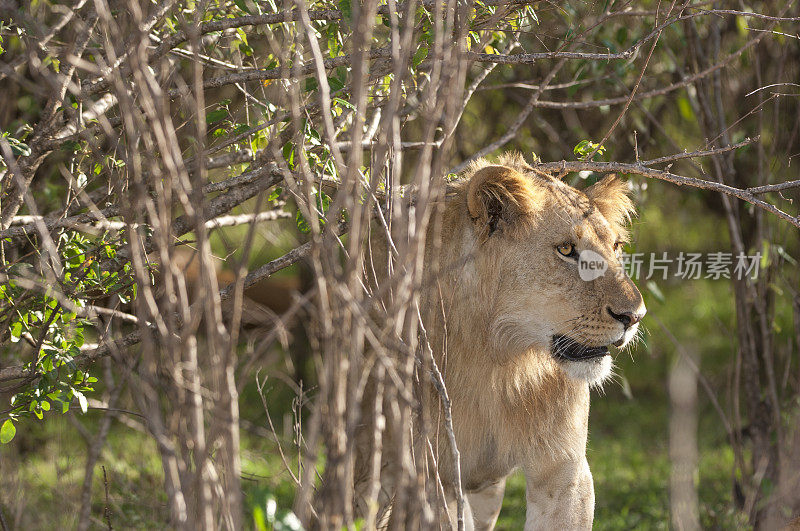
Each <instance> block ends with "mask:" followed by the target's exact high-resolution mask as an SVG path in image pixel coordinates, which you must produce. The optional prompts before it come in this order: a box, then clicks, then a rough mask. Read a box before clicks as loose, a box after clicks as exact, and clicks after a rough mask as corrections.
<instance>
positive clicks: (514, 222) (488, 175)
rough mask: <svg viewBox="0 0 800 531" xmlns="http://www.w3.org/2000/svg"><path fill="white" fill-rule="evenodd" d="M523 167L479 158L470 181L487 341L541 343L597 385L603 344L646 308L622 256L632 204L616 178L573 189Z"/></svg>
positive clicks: (570, 370)
mask: <svg viewBox="0 0 800 531" xmlns="http://www.w3.org/2000/svg"><path fill="white" fill-rule="evenodd" d="M526 169H527V170H530V169H529V168H525V167H519V166H517V167H516V168H513V169H512V168H511V167H507V166H486V167H483V168H481V169H478V170H477V171H476V172H475V173H474V175H473V176H472V179H471V181H470V183H469V185H468V194H467V197H468V199H467V208H468V210H469V215H470V218H471V219H472V222H473V228H474V234H475V236H476V238H477V242H476V243H477V245H476V250H475V251H474V256H475V267H476V268H478V269H479V270H480V269H483V271H482V272H481V271H478V275H477V276H478V278H484V279H487V278H488V279H491V280H489V281H487V282H484V283H482V284H483V285H482V289H483V290H485V291H486V292H485V293H483V294H482V295H483V297H482V298H484V300H488V301H491V302H490V305H491V308H490V321H491V323H490V328H491V336H492V340H493V342H494V343H495V345H496V346H497V347H498V350H499V351H501V352H502V351H515V350H518V349H531V348H535V349H537V350H544V351H548V352H549V353H550V355H551V356H552V357H553V358H554V359H555V360H557V362H558V363H559V365H560V366H561V367H562V368H563V369H564V370H565V371H566V373H567V374H568V375H569V376H571V377H573V378H577V379H582V380H586V381H588V382H589V383H592V384H596V383H599V382H601V381H602V380H603V379H605V378H606V377H607V376H608V375H609V374H610V372H611V365H612V363H611V357H610V355H609V350H608V346H609V345H615V346H618V347H624V346H625V345H627V344H628V343H629V342H630V341H631V340H632V339H633V337H634V336H635V335H636V333H637V330H638V326H639V324H638V323H639V321H640V319H641V318H642V317H643V316H644V314H645V312H646V309H645V306H644V303H643V301H642V296H641V294H640V293H639V290H638V289H637V288H636V286H635V285H634V284H633V282H632V281H631V279H630V278H629V277H628V276H627V275H626V274H625V271H624V269H623V267H622V264H621V263H620V259H619V255H620V251H621V247H622V244H623V242H624V241H625V240H626V237H627V234H626V231H625V228H624V224H625V222H626V221H627V219H628V217H629V216H630V213H631V212H632V204H631V202H630V199H629V198H628V196H627V194H626V189H625V186H624V183H622V182H620V181H618V180H616V179H615V178H614V177H607V178H606V179H604V180H602V181H600V182H599V183H597V184H595V185H594V186H592V187H589V188H587V189H586V190H585V191H579V190H576V189H574V188H572V187H570V186H567V185H566V184H564V183H562V182H560V181H557V180H555V179H552V178H550V177H548V176H545V175H542V174H534V173H531V172H530V171H527V172H526ZM523 172H525V173H528V174H527V175H524V174H523ZM490 272H491V273H490Z"/></svg>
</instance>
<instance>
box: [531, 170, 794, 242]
mask: <svg viewBox="0 0 800 531" xmlns="http://www.w3.org/2000/svg"><path fill="white" fill-rule="evenodd" d="M536 169H537V170H541V171H550V172H555V171H566V172H578V171H596V172H598V173H615V172H616V173H632V174H635V175H641V176H643V177H649V178H651V179H659V180H662V181H667V182H671V183H673V184H677V185H678V186H684V185H686V186H692V187H694V188H700V189H703V190H712V191H714V192H720V193H723V194H727V195H730V196H733V197H738V198H739V199H741V200H743V201H747V202H748V203H751V204H753V205H755V206H757V207H759V208H762V209H764V210H766V211H767V212H770V213H772V214H775V215H776V216H778V217H779V218H781V219H783V220H786V221H788V222H789V223H791V224H792V225H794V226H795V227H798V228H800V217H794V216H792V215H791V214H787V213H786V212H784V211H783V210H780V209H779V208H778V207H776V206H775V205H772V204H770V203H767V202H765V201H762V200H760V199H758V198H757V197H756V196H755V195H754V194H753V193H751V192H749V191H747V190H742V189H740V188H734V187H733V186H728V185H726V184H722V183H719V182H714V181H705V180H703V179H696V178H694V177H684V176H682V175H676V174H674V173H671V172H669V171H665V170H657V169H654V168H648V167H647V166H644V165H642V164H641V163H639V164H627V163H622V162H594V161H579V160H578V161H566V160H562V161H561V162H546V163H542V164H537V165H536ZM798 186H800V185H798Z"/></svg>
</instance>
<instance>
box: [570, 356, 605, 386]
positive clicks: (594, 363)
mask: <svg viewBox="0 0 800 531" xmlns="http://www.w3.org/2000/svg"><path fill="white" fill-rule="evenodd" d="M560 365H561V368H562V369H563V370H564V372H565V373H567V376H569V377H570V378H572V379H573V380H581V381H585V382H587V383H588V384H589V385H591V386H592V387H602V385H603V384H604V383H605V381H606V380H607V379H608V378H609V377H610V376H611V367H612V365H613V361H612V360H611V356H610V355H608V354H606V355H605V356H602V357H595V358H592V359H588V360H585V361H562V362H561V363H560Z"/></svg>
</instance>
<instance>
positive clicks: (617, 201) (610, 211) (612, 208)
mask: <svg viewBox="0 0 800 531" xmlns="http://www.w3.org/2000/svg"><path fill="white" fill-rule="evenodd" d="M584 193H585V194H586V195H587V196H588V197H589V199H591V201H592V203H594V205H595V206H596V207H597V210H599V211H600V213H601V214H603V217H604V218H606V219H607V220H608V221H609V222H610V223H614V224H617V225H625V224H626V223H628V222H629V221H630V220H631V216H633V215H634V214H635V213H636V208H635V207H634V206H633V201H631V198H630V195H629V191H628V185H627V183H625V181H623V180H621V179H620V178H618V177H617V176H616V175H613V174H612V175H608V176H606V177H603V178H602V179H601V180H599V181H597V182H596V183H594V184H593V185H591V186H590V187H589V188H587V189H586V190H584Z"/></svg>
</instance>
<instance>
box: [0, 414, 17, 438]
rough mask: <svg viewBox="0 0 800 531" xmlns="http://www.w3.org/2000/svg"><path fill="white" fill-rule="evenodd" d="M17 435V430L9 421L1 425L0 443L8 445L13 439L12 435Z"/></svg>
mask: <svg viewBox="0 0 800 531" xmlns="http://www.w3.org/2000/svg"><path fill="white" fill-rule="evenodd" d="M16 434H17V428H16V427H15V426H14V422H13V421H12V420H11V419H7V420H6V421H5V422H4V423H3V427H2V428H0V443H2V444H8V443H10V442H11V440H12V439H13V438H14V435H16Z"/></svg>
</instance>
